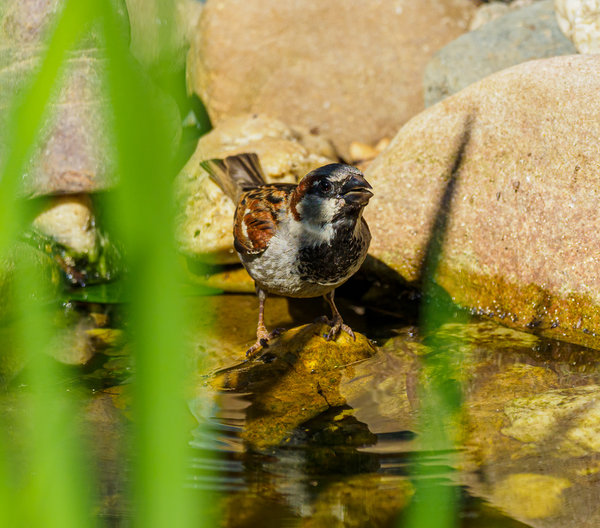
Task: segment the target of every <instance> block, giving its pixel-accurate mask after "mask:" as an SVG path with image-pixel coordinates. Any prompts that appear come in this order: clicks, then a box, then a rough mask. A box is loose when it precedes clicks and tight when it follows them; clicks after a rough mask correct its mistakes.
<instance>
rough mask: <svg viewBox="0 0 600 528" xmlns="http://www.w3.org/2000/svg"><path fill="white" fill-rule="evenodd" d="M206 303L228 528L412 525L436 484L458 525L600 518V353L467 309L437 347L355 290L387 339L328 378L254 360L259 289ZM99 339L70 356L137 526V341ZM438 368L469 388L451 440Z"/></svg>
mask: <svg viewBox="0 0 600 528" xmlns="http://www.w3.org/2000/svg"><path fill="white" fill-rule="evenodd" d="M207 303H209V304H210V307H211V310H212V311H213V312H214V313H215V314H216V320H215V321H205V320H203V319H202V318H198V319H197V325H196V327H195V328H192V329H191V330H190V334H189V336H188V337H189V341H190V343H191V345H192V346H191V347H190V350H193V351H194V352H192V353H190V362H191V363H190V364H193V365H198V363H199V362H201V364H202V367H201V368H197V370H196V371H195V373H194V376H193V379H192V381H191V389H190V398H189V401H188V406H189V410H190V438H189V445H190V448H191V451H190V456H189V475H188V480H187V482H186V487H187V488H188V489H189V490H190V492H191V493H194V494H198V497H200V496H201V495H202V496H203V495H205V494H206V493H207V492H208V493H210V494H211V495H212V496H213V497H214V500H212V504H213V507H214V515H215V516H216V517H217V518H219V519H220V524H221V525H222V526H227V527H254V526H265V527H270V526H273V527H279V526H302V527H304V526H306V527H320V526H328V527H331V526H336V527H338V526H339V527H346V526H347V527H363V526H364V527H378V526H382V527H387V526H400V527H402V526H408V520H407V519H408V518H409V517H410V515H411V513H410V512H411V511H412V510H411V508H414V506H415V503H416V502H418V501H419V500H420V498H419V497H420V496H421V495H419V493H418V490H420V489H421V490H422V489H425V488H428V487H431V486H433V489H434V493H438V492H439V491H440V490H450V491H451V493H452V494H453V496H454V497H455V505H456V508H457V514H456V516H457V524H456V526H460V527H474V528H475V527H477V528H487V527H499V528H513V527H518V526H535V527H538V526H539V527H546V526H548V527H567V528H568V527H571V526H572V527H575V526H577V527H582V526H583V527H587V526H589V527H591V526H600V501H598V499H599V498H600V487H599V485H598V484H599V479H600V383H599V381H600V373H599V361H600V356H599V355H598V352H597V351H594V350H590V349H585V348H583V347H578V346H574V345H570V344H567V343H561V342H557V341H549V340H544V339H540V338H538V337H536V336H534V335H532V334H525V333H521V332H516V331H513V330H509V329H507V328H503V327H500V326H498V325H495V324H493V323H490V322H486V321H481V320H477V319H469V320H468V321H465V320H464V317H461V318H458V319H457V322H450V323H447V324H444V325H443V326H442V327H441V328H439V329H438V330H437V332H436V336H437V339H438V342H442V343H450V344H451V345H448V348H447V349H445V350H443V351H442V352H440V351H439V350H438V351H436V350H433V349H432V348H431V346H430V345H429V344H426V341H425V340H424V339H423V338H422V337H421V336H420V331H419V328H418V327H417V326H415V324H414V323H415V321H414V320H412V319H411V317H410V315H406V316H402V315H400V316H399V315H398V313H388V312H387V310H385V309H382V308H381V307H378V310H371V309H370V308H369V307H368V306H367V308H366V309H362V308H361V307H356V306H353V305H352V302H351V301H346V302H344V300H343V299H342V300H341V302H340V307H341V309H342V311H343V313H348V314H353V313H354V314H355V315H354V316H352V315H350V316H349V317H348V320H349V322H350V324H352V326H353V327H354V328H356V329H358V330H360V331H361V332H366V334H367V335H368V336H369V337H371V338H373V339H375V340H376V344H377V346H376V349H375V351H374V353H373V354H372V355H371V356H370V357H367V358H365V359H360V360H353V361H352V362H350V364H346V363H340V364H339V365H335V367H333V368H332V370H331V372H332V373H334V374H335V375H334V374H331V375H327V376H326V378H323V377H319V376H322V375H323V372H320V369H325V366H323V365H318V364H317V365H316V366H315V367H314V368H313V369H312V370H306V371H304V370H302V369H301V367H302V362H303V361H305V362H308V363H307V364H311V365H312V364H313V363H310V361H312V360H311V359H310V358H309V359H306V358H302V357H298V358H295V359H294V360H293V361H290V359H289V350H286V349H283V348H277V346H273V347H272V349H271V352H270V354H271V355H269V354H267V355H266V356H264V357H263V358H262V360H256V361H254V362H249V363H244V362H243V351H244V350H245V346H246V345H247V344H248V343H250V342H251V341H252V335H253V332H254V321H255V313H254V312H255V310H256V301H255V299H254V298H253V297H252V296H244V295H230V296H218V297H212V298H203V299H197V300H193V301H192V309H194V307H196V309H198V310H199V311H200V310H201V309H202V310H204V309H205V308H206V304H207ZM321 309H322V308H321V306H320V305H319V304H318V303H315V304H312V305H311V304H310V303H309V305H308V307H306V306H301V307H300V308H299V307H298V305H297V304H294V303H292V304H289V303H288V302H287V301H285V300H284V299H270V300H269V304H268V308H267V323H268V324H269V325H270V326H286V327H288V328H289V327H291V326H294V325H298V324H301V323H306V322H310V321H311V320H312V318H313V317H314V316H315V315H318V313H319V311H320V310H321ZM386 314H387V315H386ZM365 321H367V323H365ZM374 321H376V323H377V324H373V322H374ZM361 325H362V326H361ZM79 326H81V325H79ZM86 328H87V327H86ZM307 328H308V330H307V332H308V333H309V334H310V332H311V331H312V330H311V328H312V327H307ZM87 330H89V329H87ZM307 335H308V334H307ZM94 339H96V341H95V346H96V348H97V350H95V356H94V357H93V358H92V360H90V361H89V362H88V363H87V365H86V366H84V367H77V366H73V367H68V369H67V372H66V373H65V387H67V388H69V390H70V388H74V387H78V388H77V391H78V392H77V393H78V395H79V396H80V397H81V399H82V401H83V402H84V403H85V409H86V416H85V418H84V419H83V422H84V426H85V428H86V432H87V434H88V435H89V439H90V445H91V446H93V448H92V449H93V451H94V457H95V460H96V469H97V470H98V471H99V472H100V474H101V482H100V493H101V496H102V499H101V501H100V504H99V505H98V514H99V516H100V517H101V518H102V519H103V521H104V522H105V523H106V525H108V526H129V524H130V523H129V516H128V506H127V501H126V499H125V496H124V490H125V489H126V487H127V486H126V483H127V469H126V467H127V461H126V454H125V447H124V446H125V445H126V439H127V437H128V434H129V428H130V421H129V420H130V415H129V412H128V405H129V403H128V396H127V393H128V382H129V377H130V376H131V373H132V371H133V370H134V369H133V368H132V365H131V363H130V361H129V358H128V355H127V347H126V345H124V344H123V342H122V340H119V339H118V338H115V335H113V334H107V335H104V334H102V335H98V336H96V335H95V338H94ZM311 339H312V338H311ZM315 339H318V337H315ZM98 340H100V341H102V340H104V342H103V343H101V344H100V345H99V344H98V342H97V341H98ZM439 340H441V341H439ZM68 342H69V343H71V342H74V343H75V342H77V340H75V341H68ZM427 343H429V342H428V341H427ZM72 346H75V345H72ZM278 354H279V355H278ZM286 354H287V355H286ZM436 354H446V355H447V357H446V363H444V368H445V369H446V370H444V371H443V372H441V373H440V372H438V371H436V365H435V364H432V363H431V362H428V360H427V358H428V357H435V355H436ZM286 358H287V359H286ZM273 372H277V373H278V374H277V376H273ZM313 377H314V378H315V379H317V378H318V380H319V381H318V383H317V384H316V386H317V387H318V394H312V393H311V390H312V389H311V387H314V386H315V384H314V383H313V384H312V385H310V384H308V385H304V384H303V383H304V382H305V381H308V382H311V383H312V382H313V381H314V380H313ZM436 377H441V378H448V379H452V380H453V381H454V382H455V383H456V386H458V387H460V393H461V396H462V406H461V408H460V410H459V411H457V412H454V414H452V416H450V417H449V419H448V420H447V426H448V435H449V438H450V439H451V440H452V441H453V442H454V443H452V444H450V445H449V446H446V447H445V448H444V449H439V450H438V449H427V450H425V449H424V448H423V446H422V445H421V439H422V435H423V434H424V432H423V430H422V428H423V427H424V425H423V424H424V423H425V424H426V423H427V420H425V421H423V419H422V418H423V414H424V413H425V411H424V410H423V406H422V404H421V401H420V397H421V395H422V394H423V387H425V388H426V387H428V386H429V385H431V384H432V383H433V381H432V380H435V379H436ZM324 379H328V380H330V381H328V382H327V383H329V382H330V385H325V383H326V382H324V381H323V380H324ZM18 380H19V377H18V375H17V377H16V378H15V380H14V381H13V382H12V383H11V384H10V389H9V391H8V393H7V394H6V395H5V403H6V402H8V403H9V404H8V405H4V406H3V409H4V413H3V414H4V419H5V420H9V421H10V419H11V416H12V417H13V418H14V416H16V415H18V412H19V405H18V400H19V395H20V388H19V382H18ZM311 380H312V381H311ZM236 383H237V385H236ZM286 383H287V384H289V387H290V389H289V390H288V389H287V387H288V385H286ZM286 393H289V396H290V397H289V399H287V398H286V397H285V395H286ZM425 427H426V425H425ZM271 431H273V433H271ZM16 444H18V442H16ZM15 448H16V449H17V450H18V446H17V445H15ZM416 458H417V459H418V461H419V468H420V470H419V471H418V472H417V473H415V466H414V461H415V459H416ZM436 490H437V491H436Z"/></svg>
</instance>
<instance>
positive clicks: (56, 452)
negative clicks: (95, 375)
mask: <svg viewBox="0 0 600 528" xmlns="http://www.w3.org/2000/svg"><path fill="white" fill-rule="evenodd" d="M152 3H153V4H154V7H155V9H156V13H158V18H157V19H156V20H155V22H156V24H155V25H152V26H149V27H148V31H151V32H154V38H155V39H157V41H159V42H161V41H164V42H165V43H166V45H168V43H169V42H170V41H171V40H170V39H169V32H171V31H174V30H175V28H173V26H172V23H171V22H172V19H171V16H170V15H171V13H172V12H173V5H172V2H170V1H159V0H154V2H152ZM92 24H93V25H94V26H95V28H96V31H99V34H100V35H102V40H103V42H104V45H105V49H106V60H107V77H106V90H107V95H108V97H109V99H110V108H111V111H110V113H111V115H110V116H109V119H108V122H112V123H113V124H114V129H113V130H112V131H111V132H112V136H113V138H114V156H115V157H116V160H117V166H118V179H119V181H120V185H119V189H118V192H116V193H115V197H114V198H112V199H110V200H108V201H107V203H108V207H109V209H108V211H105V212H104V215H103V216H104V218H105V219H106V220H107V221H108V222H109V223H110V224H111V225H110V227H111V231H112V232H113V233H115V234H116V235H117V236H118V237H119V238H120V240H121V241H122V242H123V245H124V247H125V250H126V259H127V269H128V270H129V273H128V275H127V278H126V283H125V285H126V286H125V287H126V290H127V292H126V295H125V297H126V298H127V299H130V303H129V307H128V313H129V314H130V319H129V325H128V326H129V328H130V329H131V332H130V338H131V341H132V350H133V354H134V357H135V366H136V371H135V380H134V383H133V395H134V398H133V401H134V404H133V405H134V408H133V411H134V429H135V434H134V439H133V442H132V446H133V447H132V452H131V459H132V460H133V464H132V469H133V471H132V473H131V474H132V482H133V484H132V494H131V496H132V501H131V503H132V505H133V507H132V513H131V515H132V521H133V522H132V524H133V525H134V526H140V527H144V528H151V527H166V526H169V527H170V526H176V527H178V528H180V527H181V528H185V527H186V526H195V527H197V526H200V525H203V526H210V525H211V524H212V523H211V521H210V519H208V518H207V516H206V512H205V511H204V510H203V507H204V506H206V504H202V503H201V501H200V502H199V500H200V499H201V497H200V496H199V494H198V493H196V494H195V495H194V497H193V498H192V496H191V495H190V494H189V493H188V492H187V491H186V490H185V487H184V483H185V476H186V461H187V441H188V436H187V431H186V427H187V426H188V422H187V421H186V406H185V400H184V395H183V387H184V385H185V382H184V381H185V372H184V362H183V358H184V346H185V344H184V340H183V336H184V331H185V325H186V318H185V310H184V306H183V301H182V295H180V288H179V285H180V283H179V281H178V266H177V262H176V255H175V249H174V246H173V233H172V220H173V212H174V211H173V203H172V200H171V196H172V193H171V187H170V185H171V182H172V179H173V176H174V171H175V165H174V160H175V156H174V154H175V153H174V138H173V137H172V130H173V127H172V126H169V120H170V119H171V116H172V111H171V110H172V107H171V108H169V102H168V99H165V98H164V97H161V96H160V92H159V91H158V89H157V87H156V86H155V85H154V84H153V82H152V79H151V78H150V77H149V76H148V75H147V74H146V72H144V71H143V69H142V68H141V67H140V66H139V65H138V64H137V63H136V62H135V61H134V60H133V58H132V57H131V55H130V53H129V41H128V35H127V31H126V30H127V28H126V27H125V26H126V24H124V23H123V21H122V20H121V19H119V15H118V13H117V10H116V9H114V5H113V2H85V1H83V2H82V1H80V0H66V1H65V2H64V9H63V10H62V13H61V14H60V15H59V16H58V19H57V23H56V26H55V29H54V31H53V32H51V35H50V37H49V40H48V48H47V51H46V52H45V54H44V56H43V58H42V61H41V66H40V68H39V70H37V71H36V72H35V73H34V74H32V77H31V79H30V80H29V81H28V82H26V83H25V87H24V90H23V95H22V96H21V97H19V98H18V99H15V102H14V105H13V107H12V114H11V120H10V134H8V137H9V141H10V144H9V145H8V147H9V148H7V149H6V151H7V152H8V153H9V154H8V156H7V157H6V159H4V160H1V161H0V163H1V165H0V252H3V253H5V252H6V249H7V248H8V247H9V246H10V244H11V243H12V242H13V241H14V240H15V237H16V235H17V234H18V233H19V231H20V229H21V228H22V227H23V226H24V225H25V224H26V223H27V220H28V219H29V218H30V217H31V214H30V213H29V212H28V211H27V205H26V204H24V203H23V202H19V203H20V204H21V205H20V206H17V205H16V204H17V202H16V201H15V195H16V190H17V188H18V184H19V181H20V179H21V175H22V174H23V172H24V170H25V167H26V165H27V160H28V156H29V155H30V152H31V149H32V145H33V144H34V142H35V140H36V136H37V134H38V132H39V130H40V127H41V124H42V122H43V118H44V111H45V108H46V107H47V105H48V102H49V99H50V96H51V94H52V93H53V91H54V89H55V87H56V84H57V82H58V79H59V77H60V72H61V67H62V65H63V64H64V61H65V58H66V56H67V54H68V52H69V50H70V49H72V48H73V47H74V46H75V45H76V44H77V42H78V40H79V39H80V37H81V36H82V35H84V34H85V32H86V31H87V30H88V28H90V27H91V25H92ZM164 66H165V67H167V66H168V65H164ZM160 68H161V64H160V63H159V64H156V65H155V66H154V70H155V72H154V73H155V74H156V72H157V71H160ZM171 88H173V89H174V90H175V89H176V87H174V86H169V83H168V82H163V84H162V89H163V90H167V91H168V90H169V89H171ZM170 131H171V132H170ZM18 277H19V280H18V281H17V296H16V297H17V304H18V308H19V309H18V314H19V317H18V325H19V328H20V332H19V336H20V340H21V345H22V347H23V348H24V350H26V351H27V355H28V358H29V362H28V365H29V367H28V372H29V376H28V378H27V384H28V385H29V388H30V393H31V397H30V398H28V401H29V402H30V405H29V406H28V408H27V409H26V410H25V413H24V416H23V421H24V422H27V421H28V427H23V430H24V431H25V430H28V431H32V432H33V434H32V435H31V437H28V438H26V439H25V440H24V443H23V452H22V453H21V454H20V457H19V460H24V461H25V467H19V468H17V469H18V471H14V468H12V467H11V465H12V464H11V461H10V460H9V459H8V453H9V448H8V445H7V438H6V435H5V434H3V432H0V525H1V526H11V527H12V526H14V527H16V526H36V527H46V526H50V527H52V526H56V527H60V528H68V527H71V526H72V527H77V528H82V527H85V526H94V525H98V524H101V523H100V521H99V520H98V519H97V518H95V517H94V516H93V513H92V512H93V502H94V497H93V494H92V492H91V490H93V489H94V487H95V484H94V479H95V475H93V474H90V473H89V468H90V467H91V465H90V464H89V462H86V455H87V450H86V448H85V446H84V445H83V444H82V443H81V441H80V440H79V438H80V436H79V431H78V430H77V427H76V426H75V425H74V424H75V423H76V422H77V421H78V419H77V416H78V413H80V412H81V411H82V410H81V409H80V408H78V407H77V405H76V402H75V401H74V400H73V399H71V398H70V395H69V394H68V393H67V391H65V390H64V388H63V387H61V386H59V384H58V383H57V380H58V377H57V375H56V373H55V370H56V364H55V363H53V361H49V360H48V359H47V357H46V354H45V353H44V352H45V349H46V348H47V346H48V343H49V342H50V341H51V336H52V333H53V328H52V326H51V320H50V315H49V313H47V311H46V310H44V308H43V307H40V306H38V305H37V304H36V303H35V302H31V299H36V298H39V291H40V290H42V289H43V288H44V284H43V282H42V281H41V280H40V278H39V277H37V276H36V275H35V272H34V271H32V270H30V269H27V268H26V267H23V268H22V269H20V271H19V274H18ZM95 499H98V497H96V498H95ZM192 501H194V502H192Z"/></svg>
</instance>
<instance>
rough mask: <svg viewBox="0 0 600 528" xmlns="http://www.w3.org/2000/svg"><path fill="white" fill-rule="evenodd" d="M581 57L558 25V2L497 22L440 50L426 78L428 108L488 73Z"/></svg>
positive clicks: (550, 0)
mask: <svg viewBox="0 0 600 528" xmlns="http://www.w3.org/2000/svg"><path fill="white" fill-rule="evenodd" d="M574 53H577V50H576V49H575V46H574V45H573V43H572V42H571V41H570V40H569V39H568V38H567V37H565V36H564V35H563V33H562V32H561V30H560V29H559V27H558V23H557V21H556V15H555V12H554V7H553V0H544V1H542V2H537V3H535V4H533V5H531V6H527V7H524V8H522V9H518V10H517V11H514V12H512V13H509V14H507V15H505V16H503V17H500V18H497V19H495V20H492V21H491V22H489V23H487V24H485V25H484V26H482V27H481V28H480V29H478V30H476V31H471V32H469V33H465V34H464V35H462V36H460V37H459V38H457V39H456V40H454V41H453V42H451V43H450V44H448V45H447V46H445V47H443V48H442V49H441V50H440V51H438V52H437V53H436V54H435V55H434V56H433V58H432V59H431V60H430V61H429V63H428V64H427V67H426V68H425V75H424V81H423V84H424V92H425V106H431V105H433V104H435V103H437V102H438V101H440V100H442V99H444V98H445V97H448V96H449V95H452V94H453V93H456V92H458V91H460V90H462V89H463V88H465V87H467V86H469V85H470V84H473V83H474V82H476V81H478V80H480V79H482V78H484V77H487V76H488V75H490V74H492V73H494V72H497V71H499V70H503V69H505V68H509V67H510V66H515V65H517V64H520V63H522V62H526V61H529V60H533V59H543V58H547V57H554V56H556V55H571V54H574Z"/></svg>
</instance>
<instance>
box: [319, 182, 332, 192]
mask: <svg viewBox="0 0 600 528" xmlns="http://www.w3.org/2000/svg"><path fill="white" fill-rule="evenodd" d="M331 189H333V185H331V182H329V181H327V180H321V182H320V183H319V190H320V191H321V192H322V193H323V194H328V193H330V192H331Z"/></svg>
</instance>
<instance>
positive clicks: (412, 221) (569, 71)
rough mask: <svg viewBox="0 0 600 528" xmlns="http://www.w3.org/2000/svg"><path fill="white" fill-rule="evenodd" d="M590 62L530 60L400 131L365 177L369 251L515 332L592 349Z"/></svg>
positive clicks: (598, 60)
mask: <svg viewBox="0 0 600 528" xmlns="http://www.w3.org/2000/svg"><path fill="white" fill-rule="evenodd" d="M599 68H600V56H597V55H573V56H564V57H555V58H551V59H545V60H539V61H531V62H527V63H524V64H521V65H519V66H515V67H513V68H510V69H507V70H504V71H502V72H499V73H496V74H494V75H491V76H489V77H487V78H485V79H484V80H482V81H480V82H478V83H476V84H473V85H471V86H469V87H467V88H465V89H464V90H462V91H461V92H459V93H457V94H455V95H454V96H452V97H449V98H448V99H445V100H444V101H442V102H440V103H438V104H437V105H435V106H433V107H431V108H430V109H428V110H427V111H425V112H423V113H421V114H420V115H418V116H417V117H415V118H414V119H412V120H411V121H410V122H409V123H407V124H406V125H405V126H404V127H403V128H402V129H401V130H400V132H399V133H398V134H397V136H396V137H395V138H394V140H393V141H392V143H391V145H390V146H389V147H388V148H387V149H386V151H385V152H383V153H382V154H381V155H380V156H379V157H378V158H376V159H375V161H374V162H373V163H372V164H371V165H370V166H369V168H368V169H367V172H366V177H367V179H368V180H369V181H370V182H372V184H373V187H374V197H373V199H372V200H371V203H370V205H369V207H368V208H367V209H366V211H365V217H366V219H367V221H368V222H369V226H370V227H371V231H372V234H373V240H372V242H371V248H370V251H371V254H372V255H373V256H374V257H376V258H377V259H379V260H380V261H382V262H383V263H384V264H386V265H387V266H388V267H389V268H391V269H392V270H394V271H395V272H396V273H398V274H399V275H400V276H402V277H403V278H404V279H406V280H408V281H410V282H415V281H418V280H419V279H420V277H421V273H422V264H423V259H424V258H425V256H426V254H427V252H428V250H429V249H430V248H431V247H432V245H431V239H432V238H431V237H432V230H433V229H434V226H436V227H437V228H438V230H441V231H440V232H439V233H438V234H439V235H440V236H441V237H442V238H441V240H442V246H441V247H442V252H441V255H440V257H441V258H440V261H439V266H438V268H437V272H436V280H437V281H438V282H439V284H440V285H442V286H443V287H444V288H445V289H446V290H447V291H448V293H449V294H450V295H451V296H452V298H453V299H454V300H455V301H456V302H457V303H459V304H461V305H462V306H465V307H468V308H470V309H472V310H473V311H475V312H478V313H481V314H485V315H487V316H489V317H492V318H494V319H496V320H498V321H500V322H504V323H505V324H510V325H512V326H515V327H517V328H523V329H535V330H536V331H539V332H541V333H543V334H545V335H550V336H554V337H556V338H559V339H565V340H569V341H573V342H580V343H587V344H589V345H591V346H594V347H597V346H599V345H600V341H599V340H598V337H597V336H598V335H600V293H599V292H600V275H599V274H598V268H597V251H596V248H597V247H598V244H599V243H600V241H599V240H598V234H597V233H598V231H597V229H595V227H594V226H596V225H597V224H598V222H600V212H599V211H600V155H599V153H598V143H599V141H600V106H598V105H597V104H595V103H594V101H596V100H597V94H598V93H600V92H599V91H600V76H598V71H599Z"/></svg>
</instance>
